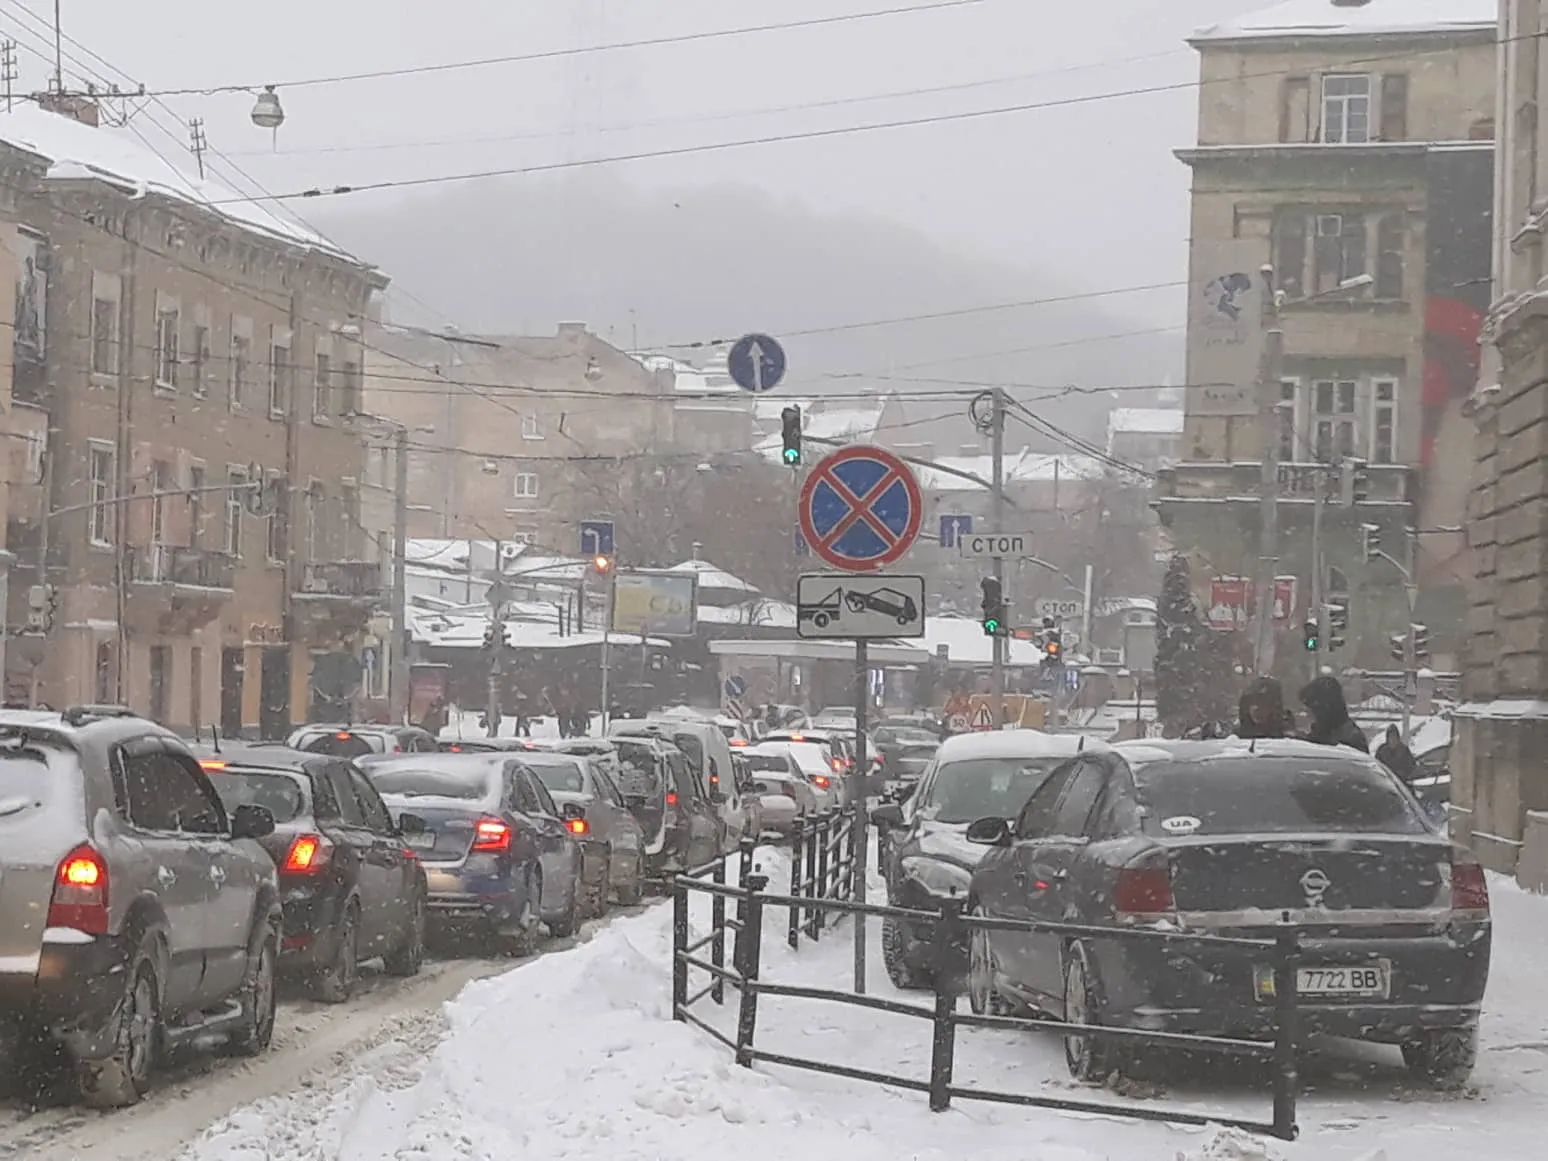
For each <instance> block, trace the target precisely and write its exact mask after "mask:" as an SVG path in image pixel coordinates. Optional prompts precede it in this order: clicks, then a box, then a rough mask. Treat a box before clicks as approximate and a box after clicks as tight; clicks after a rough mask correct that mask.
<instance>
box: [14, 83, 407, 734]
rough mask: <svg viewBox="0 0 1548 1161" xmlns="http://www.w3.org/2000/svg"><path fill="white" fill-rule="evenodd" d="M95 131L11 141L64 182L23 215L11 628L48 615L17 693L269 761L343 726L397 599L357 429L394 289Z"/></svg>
mask: <svg viewBox="0 0 1548 1161" xmlns="http://www.w3.org/2000/svg"><path fill="white" fill-rule="evenodd" d="M93 112H94V110H93V109H92V107H91V106H90V104H89V102H84V101H83V102H80V107H79V108H77V109H75V110H74V113H75V114H76V116H74V117H72V116H68V115H66V114H65V113H56V112H49V111H45V110H43V109H40V108H36V107H32V106H26V107H21V106H19V107H18V108H17V109H16V110H14V111H13V112H11V113H8V114H6V115H5V117H4V119H3V121H0V135H3V136H4V138H5V139H6V140H8V141H10V142H11V143H12V144H13V145H15V146H17V147H18V148H24V149H26V150H28V151H30V152H33V153H36V154H37V155H39V157H40V158H42V159H44V162H43V163H44V164H47V163H48V162H52V163H54V164H53V165H52V167H51V168H50V169H49V171H48V175H47V177H46V178H45V177H43V176H41V174H39V175H38V176H37V178H36V180H35V181H33V182H32V183H31V186H30V188H28V189H27V190H26V191H25V192H24V193H23V194H22V196H21V197H20V198H19V200H18V203H17V206H16V211H15V212H16V217H17V220H18V222H19V223H20V224H21V231H22V234H23V235H24V236H25V238H26V239H27V245H26V246H25V247H23V249H24V250H26V254H25V255H24V257H25V258H27V259H30V260H31V265H30V267H29V269H30V271H31V276H30V280H29V279H28V278H26V277H23V278H21V279H19V280H18V282H17V285H18V287H19V288H22V289H25V290H26V292H27V293H26V295H25V296H24V297H25V301H24V302H19V303H18V304H17V306H16V310H15V312H14V313H15V317H16V319H17V323H18V334H17V352H16V359H17V361H18V362H21V361H22V360H23V347H24V346H25V343H24V334H23V331H25V332H26V336H30V337H31V341H32V343H33V345H32V346H31V347H30V348H28V350H27V357H28V360H29V362H28V370H27V373H26V376H25V383H24V380H23V376H22V374H21V370H20V367H18V372H17V375H16V384H17V387H16V388H13V395H14V396H15V397H16V398H17V399H18V400H19V402H18V404H17V407H16V409H14V410H13V417H14V415H15V413H16V410H19V409H20V408H21V407H22V406H23V405H25V406H27V407H29V408H34V409H36V410H37V411H38V412H39V413H41V414H45V415H46V416H47V427H48V431H47V436H48V438H47V447H46V454H45V455H44V456H43V460H44V464H45V465H46V478H45V480H44V481H43V482H42V483H40V484H39V485H35V486H32V487H30V488H28V489H26V490H25V491H26V495H25V496H20V495H13V497H12V501H13V502H12V504H11V510H10V512H9V519H8V522H7V543H8V545H9V547H10V551H12V552H13V553H15V554H16V556H17V558H18V559H17V562H16V566H15V569H14V576H15V581H14V582H13V584H12V586H11V590H12V591H11V601H10V615H9V618H8V620H9V622H10V624H12V625H18V624H20V625H25V624H26V623H27V619H28V612H29V610H28V609H27V607H26V601H25V597H26V594H27V592H28V590H29V587H30V586H32V585H47V586H50V587H51V589H52V591H53V592H54V594H55V602H54V609H53V611H52V615H51V617H50V618H49V620H50V624H49V625H48V627H47V632H46V633H45V634H42V635H36V634H34V635H33V636H31V637H29V638H27V639H25V640H23V641H22V642H19V647H18V648H14V649H13V650H12V651H11V652H12V654H13V656H12V657H11V659H10V663H9V668H10V674H9V677H10V678H11V681H10V685H11V687H12V688H13V689H14V688H16V687H17V686H18V685H21V686H25V687H28V688H29V690H30V691H34V692H35V695H36V696H37V697H39V698H40V699H42V700H44V701H46V702H49V703H51V704H54V705H62V704H68V703H73V702H82V701H97V702H123V703H127V704H128V705H130V706H131V707H133V708H134V709H136V710H139V711H141V712H147V713H149V714H151V715H152V716H154V717H156V718H158V719H159V720H161V721H164V722H166V723H168V724H170V725H173V726H177V727H184V728H187V727H192V726H196V725H199V724H205V725H208V724H211V723H220V724H222V725H223V726H224V727H225V728H226V729H227V730H228V731H235V730H238V729H241V730H244V731H247V732H249V733H255V732H262V733H264V734H265V735H268V736H274V735H283V733H284V731H285V729H286V728H287V727H288V726H289V725H290V724H291V723H293V722H299V721H305V720H306V719H307V717H308V714H309V712H317V713H320V714H321V715H322V716H337V715H338V714H339V713H340V712H342V709H343V707H342V705H340V704H338V703H327V702H326V701H319V695H320V694H339V695H340V696H342V693H341V691H340V685H341V683H345V679H343V678H340V677H339V676H338V674H339V673H340V672H341V671H342V672H347V671H348V670H349V667H350V662H349V661H348V658H349V657H351V656H352V655H353V654H354V653H355V652H356V650H357V648H358V643H359V639H360V636H361V633H362V630H363V627H364V623H365V621H366V620H367V618H368V617H369V615H370V613H371V611H372V609H373V608H374V607H375V605H376V604H377V602H378V601H379V599H380V597H381V593H380V579H379V569H378V565H377V562H376V561H375V559H374V557H373V554H372V553H371V552H369V551H368V549H367V546H366V544H365V542H364V537H363V535H362V530H361V523H360V511H359V507H360V498H359V488H360V483H359V477H360V474H361V471H362V469H363V466H364V465H363V459H364V450H363V444H362V442H361V440H360V438H359V436H358V435H357V433H356V431H355V429H354V426H353V424H352V422H351V421H350V420H349V419H348V418H347V417H348V416H350V415H352V414H354V413H355V412H357V411H358V410H359V405H358V400H359V397H360V391H361V368H362V365H363V360H362V351H361V346H360V331H361V327H362V325H363V324H364V322H365V320H366V318H367V316H368V314H369V313H370V310H371V304H372V300H373V295H374V294H375V292H377V291H378V290H379V289H380V288H381V287H382V286H384V285H385V279H384V278H383V277H382V276H381V275H379V274H378V273H377V272H376V271H374V270H372V269H371V268H369V267H368V266H366V265H364V264H362V263H361V262H359V261H358V260H356V259H354V258H352V257H350V256H349V255H347V254H344V253H342V252H340V251H339V250H337V249H336V248H335V247H333V246H332V245H331V244H329V243H327V242H325V241H324V240H323V239H320V238H318V237H316V236H314V235H311V234H310V233H309V232H308V231H306V230H304V229H302V228H300V227H298V226H293V225H290V224H288V223H287V222H285V221H282V220H280V219H278V218H276V217H274V216H272V215H271V214H269V213H268V212H267V211H265V210H263V209H261V208H259V207H258V206H256V205H252V204H248V203H242V202H240V201H235V200H233V201H230V202H228V203H227V204H222V205H219V206H215V205H211V204H210V202H211V200H215V199H217V198H218V197H219V195H218V194H217V195H210V194H209V193H208V187H204V188H200V187H197V186H195V184H194V183H193V182H192V181H191V180H190V179H189V178H187V177H185V176H184V175H182V174H181V173H179V172H177V171H176V170H174V169H172V167H171V166H170V165H169V164H168V163H167V162H165V161H164V160H162V159H161V158H159V157H158V156H157V155H155V154H154V153H152V152H150V151H149V150H148V149H145V148H143V147H140V146H138V145H137V144H136V142H135V141H134V139H133V138H131V137H126V136H124V135H122V134H120V133H117V132H115V131H113V130H110V129H108V128H99V127H96V125H95V123H94V122H95V118H94V116H93ZM24 265H25V263H24ZM13 462H14V461H13ZM19 500H20V501H21V502H18V501H19ZM21 582H25V583H21ZM20 646H25V647H24V648H23V647H20ZM341 659H343V660H341ZM342 692H348V691H347V690H345V691H342Z"/></svg>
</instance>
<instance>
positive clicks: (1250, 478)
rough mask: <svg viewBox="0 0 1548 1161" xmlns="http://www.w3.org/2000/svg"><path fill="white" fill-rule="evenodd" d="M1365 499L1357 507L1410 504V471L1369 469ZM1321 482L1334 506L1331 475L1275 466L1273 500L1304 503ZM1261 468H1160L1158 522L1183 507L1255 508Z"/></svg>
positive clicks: (1323, 469) (1321, 469)
mask: <svg viewBox="0 0 1548 1161" xmlns="http://www.w3.org/2000/svg"><path fill="white" fill-rule="evenodd" d="M1366 470H1367V472H1368V475H1369V482H1370V487H1369V495H1368V496H1367V498H1366V499H1365V501H1364V502H1363V503H1362V505H1361V507H1373V508H1381V507H1390V506H1399V507H1401V506H1404V505H1408V504H1411V503H1413V502H1414V494H1415V477H1414V470H1413V469H1412V468H1409V467H1407V466H1405V465H1403V464H1370V465H1369V466H1368V467H1367V469H1366ZM1319 478H1320V479H1323V480H1325V481H1327V487H1328V488H1329V493H1328V498H1329V499H1330V500H1331V501H1332V502H1334V503H1337V499H1338V497H1337V489H1338V482H1337V473H1336V470H1335V469H1333V468H1331V467H1329V466H1327V465H1325V464H1314V463H1289V464H1280V465H1279V498H1280V500H1281V501H1285V502H1288V503H1293V504H1294V503H1304V504H1308V505H1309V504H1310V503H1311V502H1312V500H1313V499H1314V498H1315V496H1316V494H1317V491H1316V489H1317V481H1318V479H1319ZM1262 479H1263V468H1262V465H1260V464H1259V463H1257V462H1256V461H1249V462H1246V463H1222V462H1219V461H1207V462H1197V463H1182V464H1178V465H1177V466H1176V467H1173V468H1165V469H1163V470H1162V471H1161V472H1160V473H1158V475H1157V479H1156V505H1157V507H1159V508H1160V509H1161V510H1162V513H1163V519H1165V518H1166V516H1165V513H1166V510H1167V509H1168V508H1176V507H1181V506H1184V505H1189V504H1202V503H1206V502H1211V501H1212V502H1215V503H1221V502H1224V503H1250V504H1257V503H1258V500H1259V491H1260V489H1261V486H1262Z"/></svg>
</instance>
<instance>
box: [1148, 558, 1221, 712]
mask: <svg viewBox="0 0 1548 1161" xmlns="http://www.w3.org/2000/svg"><path fill="white" fill-rule="evenodd" d="M1213 635H1214V634H1213V633H1212V632H1211V630H1210V628H1209V626H1208V625H1206V624H1205V623H1204V619H1203V618H1202V617H1201V616H1200V615H1199V606H1198V602H1197V601H1196V600H1194V597H1193V581H1192V577H1191V575H1190V570H1189V568H1188V561H1187V558H1185V557H1183V556H1180V555H1179V556H1174V557H1172V560H1171V563H1169V564H1168V565H1167V568H1166V577H1165V579H1164V580H1163V581H1162V582H1161V599H1160V600H1159V601H1157V602H1156V718H1157V720H1159V721H1160V723H1161V725H1162V727H1163V729H1164V731H1165V733H1166V734H1167V736H1168V737H1177V736H1179V735H1181V734H1182V733H1183V731H1185V730H1188V729H1190V728H1192V727H1194V726H1197V725H1201V724H1202V723H1203V722H1204V721H1205V720H1206V719H1207V718H1208V717H1209V716H1210V710H1211V709H1212V707H1213V706H1214V705H1216V704H1217V703H1218V702H1219V701H1220V698H1219V697H1218V696H1215V694H1218V692H1219V691H1218V690H1216V691H1214V693H1211V690H1210V687H1211V684H1212V683H1216V684H1218V685H1219V686H1221V687H1222V688H1224V687H1225V686H1226V685H1227V684H1228V682H1227V680H1226V674H1224V673H1218V674H1216V673H1212V672H1211V669H1212V664H1213V661H1214V658H1215V655H1216V653H1217V650H1216V649H1214V648H1213V645H1214V642H1213V641H1212V640H1211V638H1212V637H1213Z"/></svg>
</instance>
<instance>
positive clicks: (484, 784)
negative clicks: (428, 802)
mask: <svg viewBox="0 0 1548 1161" xmlns="http://www.w3.org/2000/svg"><path fill="white" fill-rule="evenodd" d="M367 777H369V778H370V780H371V784H372V785H373V786H375V787H376V789H377V791H378V793H380V794H383V795H391V796H393V797H395V798H463V799H467V800H468V801H469V802H477V801H479V800H480V799H485V798H492V797H494V791H495V784H496V782H497V780H498V778H499V772H498V771H497V770H496V768H495V767H493V766H464V767H461V768H458V767H450V766H442V767H439V768H427V767H413V766H386V767H383V766H373V767H372V768H371V769H370V770H369V771H367Z"/></svg>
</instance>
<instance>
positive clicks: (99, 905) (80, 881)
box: [48, 844, 108, 935]
mask: <svg viewBox="0 0 1548 1161" xmlns="http://www.w3.org/2000/svg"><path fill="white" fill-rule="evenodd" d="M48 926H50V927H71V928H74V929H75V930H76V931H84V932H86V933H88V934H90V935H106V934H107V930H108V869H107V863H106V862H105V861H104V860H103V858H102V856H101V855H99V854H98V853H97V852H96V851H94V850H93V849H92V848H91V847H89V846H86V845H85V844H82V845H81V846H78V847H76V848H75V849H74V850H73V851H71V852H70V853H69V854H68V855H66V856H65V857H64V861H63V862H61V863H60V864H59V869H58V871H57V872H56V873H55V875H54V895H53V898H52V899H50V900H49V904H48Z"/></svg>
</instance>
